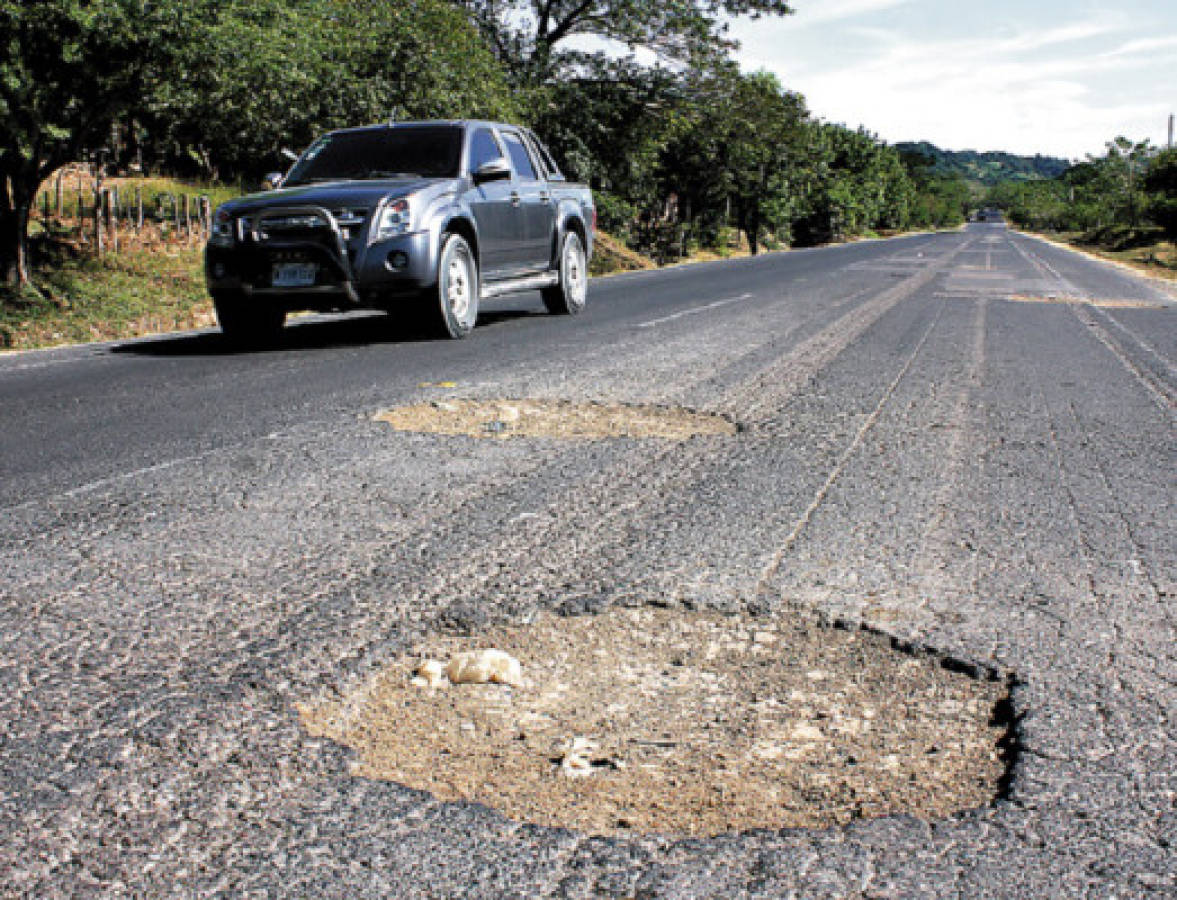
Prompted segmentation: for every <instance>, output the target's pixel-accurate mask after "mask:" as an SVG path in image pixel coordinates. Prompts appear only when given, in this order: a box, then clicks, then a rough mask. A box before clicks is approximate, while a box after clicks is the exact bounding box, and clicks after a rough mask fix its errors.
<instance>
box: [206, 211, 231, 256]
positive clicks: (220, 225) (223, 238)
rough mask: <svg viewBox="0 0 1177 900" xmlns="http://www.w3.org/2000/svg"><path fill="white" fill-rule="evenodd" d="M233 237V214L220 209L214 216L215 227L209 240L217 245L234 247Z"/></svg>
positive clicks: (210, 233)
mask: <svg viewBox="0 0 1177 900" xmlns="http://www.w3.org/2000/svg"><path fill="white" fill-rule="evenodd" d="M233 237H234V235H233V216H232V215H231V214H230V213H227V212H225V210H223V209H218V210H217V211H216V214H215V215H214V216H213V227H212V231H210V232H209V236H208V242H209V243H210V244H213V245H215V246H217V247H232V246H233Z"/></svg>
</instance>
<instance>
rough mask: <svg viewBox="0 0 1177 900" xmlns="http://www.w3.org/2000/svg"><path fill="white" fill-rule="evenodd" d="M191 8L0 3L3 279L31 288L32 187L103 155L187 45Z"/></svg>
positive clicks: (115, 1)
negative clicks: (101, 149)
mask: <svg viewBox="0 0 1177 900" xmlns="http://www.w3.org/2000/svg"><path fill="white" fill-rule="evenodd" d="M198 15H199V4H198V3H196V2H191V0H189V2H166V0H103V2H85V0H0V279H2V280H3V282H4V283H7V284H9V285H21V284H24V283H26V282H27V281H28V276H29V269H28V255H27V229H28V217H29V210H30V207H31V205H32V203H33V202H34V201H35V199H36V198H35V193H36V190H37V186H38V185H39V184H40V183H41V181H42V179H44V178H45V177H46V176H47V175H48V174H49V173H50V172H52V171H53V170H54V169H56V168H58V167H59V166H61V165H63V164H64V163H67V162H70V161H72V160H76V159H78V158H79V157H80V155H81V153H82V151H83V150H84V149H87V148H94V147H98V146H101V145H102V144H103V143H104V142H105V141H106V140H107V139H108V138H109V136H110V130H111V125H112V123H113V122H114V121H115V120H116V119H118V118H119V117H120V116H123V115H125V114H126V113H127V112H128V111H130V110H131V109H133V108H134V107H135V106H136V105H137V104H138V103H140V102H141V100H142V96H143V93H142V92H143V87H144V84H145V83H146V82H147V81H149V80H150V73H151V72H152V71H153V70H156V69H159V68H161V67H164V66H166V65H167V63H168V61H169V60H170V59H171V58H172V56H173V54H174V52H175V50H176V48H178V47H180V46H181V45H182V43H183V38H184V35H185V34H186V32H187V30H188V25H189V23H190V21H191V20H192V19H193V18H194V17H195V16H198Z"/></svg>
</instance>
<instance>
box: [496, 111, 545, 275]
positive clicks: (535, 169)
mask: <svg viewBox="0 0 1177 900" xmlns="http://www.w3.org/2000/svg"><path fill="white" fill-rule="evenodd" d="M500 134H501V136H502V139H503V144H504V145H505V146H506V148H507V154H508V156H509V157H510V159H511V165H512V167H513V168H514V169H515V177H516V183H515V190H516V191H517V193H518V198H519V205H520V207H521V208H522V210H523V240H522V242H521V243H520V257H519V261H520V264H521V265H522V266H523V267H524V268H525V269H527V270H529V271H542V270H544V269H547V268H548V267H549V266H551V263H552V246H553V241H552V236H553V234H554V233H555V225H556V204H555V202H554V199H553V197H552V190H551V187H550V186H549V185H548V182H547V179H546V178H545V177H544V175H543V169H542V168H541V167H540V163H539V162H538V161H537V160H536V159H535V158H534V157H533V156H532V152H531V150H530V149H529V148H528V146H527V145H526V144H525V143H524V140H523V136H522V135H521V134H519V133H518V132H516V131H506V130H504V131H502V132H500Z"/></svg>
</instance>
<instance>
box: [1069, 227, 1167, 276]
mask: <svg viewBox="0 0 1177 900" xmlns="http://www.w3.org/2000/svg"><path fill="white" fill-rule="evenodd" d="M1059 237H1060V238H1061V239H1062V240H1065V241H1067V242H1068V243H1070V244H1072V245H1074V246H1076V247H1078V248H1080V249H1082V250H1085V251H1086V252H1088V253H1094V254H1095V255H1097V256H1102V257H1103V258H1104V259H1111V260H1115V261H1116V262H1121V263H1125V264H1126V265H1129V266H1132V267H1133V268H1136V269H1140V270H1142V271H1145V272H1149V273H1150V274H1153V275H1159V276H1161V277H1162V278H1170V279H1177V242H1175V241H1171V240H1167V239H1166V238H1165V234H1164V232H1163V231H1162V230H1161V229H1160V228H1156V227H1153V226H1148V227H1141V228H1131V227H1129V226H1126V225H1113V226H1107V227H1105V228H1100V229H1096V230H1094V231H1089V232H1087V233H1085V234H1061V235H1059Z"/></svg>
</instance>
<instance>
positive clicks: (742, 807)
mask: <svg viewBox="0 0 1177 900" xmlns="http://www.w3.org/2000/svg"><path fill="white" fill-rule="evenodd" d="M479 648H494V649H497V650H499V651H502V652H504V653H506V654H508V655H509V656H511V657H514V658H515V659H518V660H519V661H520V663H521V672H522V681H521V683H518V684H516V685H510V684H498V683H486V684H453V683H451V682H450V681H448V680H447V679H445V678H444V677H442V678H439V677H438V672H439V671H440V669H439V667H438V665H436V663H440V666H441V667H444V666H446V665H447V662H448V661H450V660H451V659H453V657H454V656H455V655H456V654H459V653H463V652H465V651H471V650H476V649H479ZM428 660H433V661H435V664H434V665H432V666H427V667H426V669H427V671H428V673H431V674H430V677H420V676H418V677H417V679H416V684H414V682H413V679H414V675H415V673H416V672H417V671H418V670H419V669H421V666H422V664H423V663H425V662H426V661H428ZM431 681H432V682H434V683H440V686H439V687H427V686H422V685H424V684H426V683H428V682H431ZM1005 690H1006V689H1005V687H1004V686H1003V685H1000V684H998V683H994V682H986V681H978V680H975V679H972V678H969V677H968V676H966V675H961V674H958V673H954V672H951V671H948V670H947V669H945V668H944V667H942V666H941V665H940V664H939V663H938V661H937V660H935V659H933V658H929V657H919V656H910V655H907V654H904V653H901V652H898V651H896V650H893V649H892V648H891V647H890V645H889V644H888V643H887V642H886V641H885V640H884V639H882V638H879V637H877V636H873V635H870V634H867V633H864V632H858V631H843V630H838V629H831V628H827V627H823V626H821V625H819V624H817V623H816V622H812V621H804V620H802V619H800V618H799V619H797V620H794V621H784V620H781V619H779V618H778V619H774V620H764V619H755V618H750V617H733V616H727V615H722V614H718V613H708V612H683V611H674V610H665V609H657V608H652V607H645V608H636V609H634V608H621V609H611V610H609V611H607V612H605V613H602V614H600V615H596V616H581V617H574V618H562V617H557V616H552V615H548V614H543V615H541V616H540V617H539V618H538V619H537V620H536V621H535V622H534V623H532V624H529V625H525V626H512V627H506V626H504V627H498V628H494V629H491V630H488V631H487V632H486V633H484V634H482V635H480V636H478V637H476V638H450V637H436V638H434V639H431V640H429V641H428V642H427V643H425V644H423V645H422V646H420V647H418V648H416V651H415V652H414V653H413V654H412V655H409V656H405V657H403V658H400V659H397V660H396V661H394V662H393V663H392V664H391V665H389V666H388V667H387V668H386V669H385V670H383V671H382V672H381V673H379V674H378V675H377V676H376V677H374V678H373V679H372V680H370V681H369V682H368V683H367V684H366V685H364V686H363V687H362V688H360V689H358V690H357V691H355V692H354V693H353V694H352V695H350V696H347V697H346V698H344V699H343V700H342V701H341V702H323V703H319V704H308V705H306V706H303V707H301V708H300V713H301V715H302V720H303V723H304V725H305V727H306V728H307V730H308V731H309V732H311V733H312V734H314V735H316V736H325V737H328V738H331V739H332V740H334V741H337V742H339V743H341V744H344V745H347V746H349V747H351V748H353V749H354V750H355V752H356V758H355V760H354V763H353V773H354V774H355V775H357V776H362V777H368V778H380V779H390V780H393V781H396V782H398V783H401V784H404V785H407V786H409V787H412V788H416V789H419V790H425V791H429V792H431V793H432V794H434V795H435V796H436V797H438V798H439V799H442V800H473V801H477V802H480V803H484V804H486V805H488V806H490V807H493V808H494V809H497V810H499V811H500V812H502V813H503V814H504V815H506V816H508V817H510V818H511V819H515V820H518V821H524V822H532V823H536V824H540V825H548V826H562V827H566V828H572V829H578V830H581V831H584V832H589V833H593V834H616V833H631V832H660V833H671V834H686V835H696V836H704V835H715V834H719V833H723V832H728V831H736V830H742V829H748V828H758V827H766V828H780V827H788V826H799V827H824V826H830V825H837V824H843V823H846V822H848V821H850V820H852V819H855V818H860V817H868V816H882V815H888V814H892V813H908V814H911V815H915V816H918V817H921V818H925V819H933V818H939V817H942V816H946V815H949V814H951V813H953V812H956V811H959V810H964V809H970V808H975V807H978V806H982V805H984V804H986V803H987V802H990V801H991V800H992V799H993V798H994V796H995V795H996V793H997V790H998V782H999V780H1000V778H1001V777H1002V774H1003V772H1004V764H1003V761H1002V759H1001V755H1000V753H999V746H998V745H999V741H1000V740H1001V739H1002V738H1003V736H1004V730H1003V728H1002V727H1001V726H1000V725H999V724H997V722H996V720H995V716H994V710H995V707H996V706H997V704H998V703H999V702H1000V701H1001V700H1002V699H1003V696H1004V694H1005Z"/></svg>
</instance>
